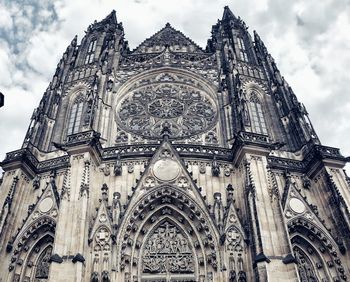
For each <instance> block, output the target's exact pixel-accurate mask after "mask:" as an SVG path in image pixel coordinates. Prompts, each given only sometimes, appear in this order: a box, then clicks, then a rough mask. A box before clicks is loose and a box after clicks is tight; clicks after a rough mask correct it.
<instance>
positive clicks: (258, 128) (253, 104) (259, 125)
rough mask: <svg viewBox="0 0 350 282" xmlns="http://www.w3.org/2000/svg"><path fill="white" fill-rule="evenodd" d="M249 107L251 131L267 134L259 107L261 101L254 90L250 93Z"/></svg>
mask: <svg viewBox="0 0 350 282" xmlns="http://www.w3.org/2000/svg"><path fill="white" fill-rule="evenodd" d="M249 109H250V115H251V127H252V131H253V132H255V133H259V134H265V135H267V128H266V123H265V119H264V114H263V111H262V107H261V102H260V100H259V98H258V95H257V93H256V92H254V91H253V92H251V94H250V99H249Z"/></svg>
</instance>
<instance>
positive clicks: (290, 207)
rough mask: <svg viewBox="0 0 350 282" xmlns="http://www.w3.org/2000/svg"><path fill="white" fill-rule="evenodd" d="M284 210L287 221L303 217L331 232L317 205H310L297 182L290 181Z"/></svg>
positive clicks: (326, 231)
mask: <svg viewBox="0 0 350 282" xmlns="http://www.w3.org/2000/svg"><path fill="white" fill-rule="evenodd" d="M286 188H287V187H286ZM283 210H284V215H285V217H286V219H287V223H288V222H290V221H291V220H293V219H295V218H298V217H302V218H304V219H306V220H308V221H310V222H313V223H314V224H315V225H316V226H318V227H319V228H321V229H322V230H323V231H324V232H325V233H328V234H329V232H328V230H327V228H326V226H325V225H324V223H323V220H321V219H320V218H319V216H318V212H317V211H316V210H315V206H312V205H310V204H309V203H308V202H307V201H306V197H304V196H302V195H301V193H300V189H298V188H297V187H296V185H295V183H290V184H289V185H288V188H287V190H286V191H285V196H284V205H283Z"/></svg>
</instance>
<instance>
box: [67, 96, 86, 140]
mask: <svg viewBox="0 0 350 282" xmlns="http://www.w3.org/2000/svg"><path fill="white" fill-rule="evenodd" d="M84 102H85V99H84V98H83V94H80V95H79V97H78V98H77V99H75V101H74V103H73V105H72V108H71V111H70V115H69V122H68V131H67V135H71V134H74V133H78V132H79V129H80V125H81V120H82V113H83V108H84Z"/></svg>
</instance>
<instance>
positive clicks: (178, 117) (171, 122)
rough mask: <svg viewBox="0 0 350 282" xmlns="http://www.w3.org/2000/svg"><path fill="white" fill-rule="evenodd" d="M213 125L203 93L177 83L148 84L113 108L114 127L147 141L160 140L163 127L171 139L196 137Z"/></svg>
mask: <svg viewBox="0 0 350 282" xmlns="http://www.w3.org/2000/svg"><path fill="white" fill-rule="evenodd" d="M216 121H217V109H216V106H215V104H214V102H213V101H212V100H211V98H210V97H209V95H208V94H206V93H205V92H204V91H202V90H199V89H196V88H194V87H190V86H188V85H183V84H180V83H174V84H169V83H158V84H151V85H150V84H148V85H146V86H143V87H140V88H138V89H136V90H134V91H133V92H131V93H129V94H128V95H126V96H125V97H124V99H122V100H121V102H120V103H119V105H118V106H117V123H118V124H119V126H120V127H121V128H123V129H124V131H128V132H131V133H135V134H138V135H142V136H144V137H148V138H158V137H161V132H162V129H163V128H164V127H165V126H167V129H169V131H170V137H171V138H183V137H189V136H193V135H196V134H198V133H200V132H203V131H205V130H208V129H210V128H211V127H213V126H214V125H215V122H216Z"/></svg>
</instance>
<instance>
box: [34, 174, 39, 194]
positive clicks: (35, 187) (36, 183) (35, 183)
mask: <svg viewBox="0 0 350 282" xmlns="http://www.w3.org/2000/svg"><path fill="white" fill-rule="evenodd" d="M33 188H34V189H35V190H36V189H39V188H40V176H38V175H35V177H34V178H33Z"/></svg>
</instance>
